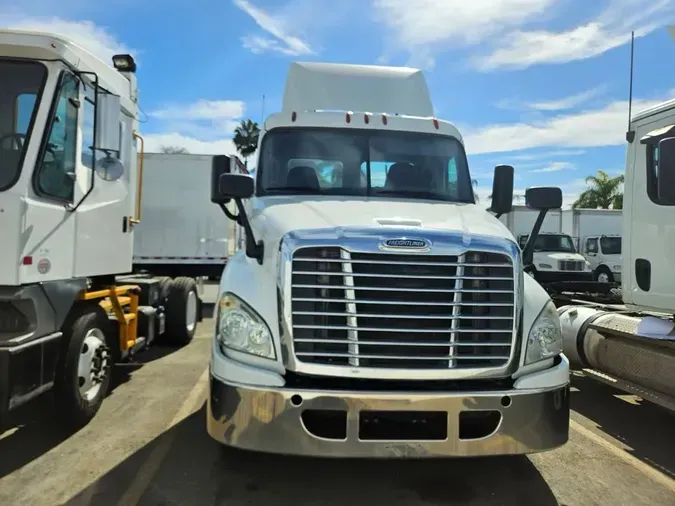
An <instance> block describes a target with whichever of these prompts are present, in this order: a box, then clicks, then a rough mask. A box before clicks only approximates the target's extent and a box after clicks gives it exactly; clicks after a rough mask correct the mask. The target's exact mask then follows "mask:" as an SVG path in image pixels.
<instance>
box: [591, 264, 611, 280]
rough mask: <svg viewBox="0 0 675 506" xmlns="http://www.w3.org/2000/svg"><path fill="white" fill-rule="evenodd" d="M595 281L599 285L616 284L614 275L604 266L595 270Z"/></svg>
mask: <svg viewBox="0 0 675 506" xmlns="http://www.w3.org/2000/svg"><path fill="white" fill-rule="evenodd" d="M595 280H596V281H598V282H599V283H614V275H613V274H612V271H610V270H609V269H608V268H607V267H605V266H604V265H601V266H600V267H598V268H597V269H596V270H595Z"/></svg>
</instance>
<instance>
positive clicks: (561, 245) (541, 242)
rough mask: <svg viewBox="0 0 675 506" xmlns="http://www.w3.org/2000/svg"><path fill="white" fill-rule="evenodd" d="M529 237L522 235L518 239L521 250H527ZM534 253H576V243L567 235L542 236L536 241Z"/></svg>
mask: <svg viewBox="0 0 675 506" xmlns="http://www.w3.org/2000/svg"><path fill="white" fill-rule="evenodd" d="M529 237H530V236H529V235H521V236H520V238H519V239H518V244H519V246H520V249H525V245H526V244H527V239H528V238H529ZM534 251H536V252H549V253H576V252H577V249H576V247H575V246H574V241H573V240H572V238H571V237H570V236H569V235H566V234H541V235H539V236H537V239H536V240H535V241H534Z"/></svg>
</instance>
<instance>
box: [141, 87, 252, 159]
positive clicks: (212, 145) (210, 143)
mask: <svg viewBox="0 0 675 506" xmlns="http://www.w3.org/2000/svg"><path fill="white" fill-rule="evenodd" d="M245 111H246V106H245V104H244V103H243V102H241V101H237V100H197V101H196V102H193V103H187V104H170V105H167V106H165V107H163V108H161V109H158V110H155V111H152V112H150V113H149V114H148V116H150V118H152V120H153V129H154V130H160V131H164V132H166V133H153V134H148V135H147V137H148V139H150V140H149V141H147V142H148V144H149V145H152V146H153V149H155V150H157V149H159V148H160V147H161V146H167V145H171V146H180V147H183V148H185V149H187V150H188V151H189V152H190V153H194V154H217V153H223V154H232V153H234V151H233V150H234V147H233V144H232V141H231V137H232V135H233V132H234V128H235V127H236V126H237V125H238V123H239V121H240V119H241V118H242V117H243V115H244V112H245ZM155 122H157V123H155ZM156 124H158V126H155V125H156Z"/></svg>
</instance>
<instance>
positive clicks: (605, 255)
mask: <svg viewBox="0 0 675 506" xmlns="http://www.w3.org/2000/svg"><path fill="white" fill-rule="evenodd" d="M621 229H622V211H621V209H566V210H564V211H563V212H562V232H563V233H565V234H567V235H569V236H570V237H572V239H574V241H575V244H576V245H577V250H578V251H579V253H581V254H582V255H583V256H584V258H585V259H586V260H587V261H588V262H589V263H590V268H591V271H592V272H593V279H594V280H595V281H599V282H601V283H614V282H621Z"/></svg>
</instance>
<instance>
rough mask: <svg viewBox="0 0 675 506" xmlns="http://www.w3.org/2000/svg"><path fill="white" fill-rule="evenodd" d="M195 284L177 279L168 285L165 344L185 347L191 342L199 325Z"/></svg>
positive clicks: (183, 279)
mask: <svg viewBox="0 0 675 506" xmlns="http://www.w3.org/2000/svg"><path fill="white" fill-rule="evenodd" d="M199 306H200V304H199V296H198V295H197V283H196V282H195V280H194V279H192V278H185V277H179V278H176V279H174V280H173V282H171V284H170V285H169V289H168V296H167V298H166V304H165V306H164V307H165V309H166V332H165V334H164V339H165V341H166V342H167V343H171V344H176V345H180V346H185V345H186V344H189V343H190V342H191V341H192V338H193V337H194V335H195V331H196V330H197V324H198V323H199V310H200V307H199Z"/></svg>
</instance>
